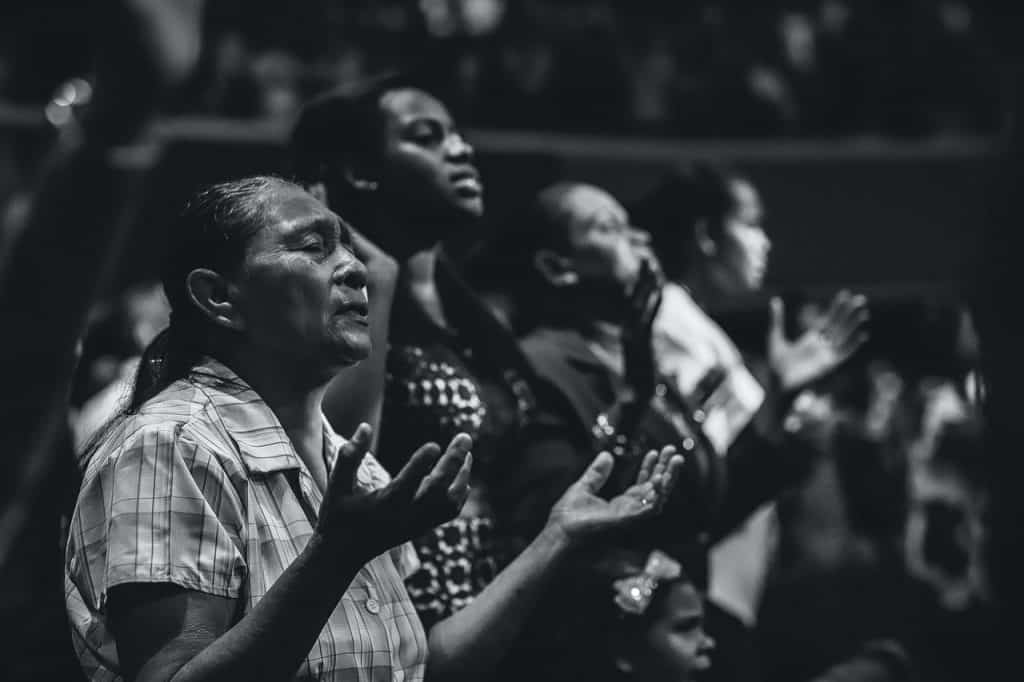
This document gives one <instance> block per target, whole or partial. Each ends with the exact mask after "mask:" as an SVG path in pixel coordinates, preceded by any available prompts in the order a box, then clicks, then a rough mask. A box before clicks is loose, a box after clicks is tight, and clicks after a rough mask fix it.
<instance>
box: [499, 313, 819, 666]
mask: <svg viewBox="0 0 1024 682" xmlns="http://www.w3.org/2000/svg"><path fill="white" fill-rule="evenodd" d="M521 347H522V348H523V352H524V353H525V355H526V357H527V359H528V360H529V361H530V364H531V366H532V368H533V371H534V372H535V374H536V375H537V377H538V382H539V383H538V384H537V389H536V396H537V409H536V415H535V417H534V418H533V419H532V420H531V421H530V422H529V423H528V424H527V425H526V427H525V433H524V436H523V438H522V442H523V449H522V452H521V453H520V454H519V456H518V459H517V464H518V466H517V467H516V470H515V471H514V472H511V473H510V475H509V476H508V477H507V478H506V479H505V480H504V481H503V484H502V486H501V488H500V490H498V491H496V493H495V495H493V496H492V497H493V499H495V500H496V502H498V503H500V504H498V505H496V509H497V510H498V514H499V516H501V517H502V518H503V520H505V519H507V523H508V527H510V528H515V529H516V530H517V531H520V532H524V533H526V534H527V536H528V537H529V534H530V533H535V532H536V531H537V530H538V529H539V527H540V525H541V524H542V523H543V519H544V517H545V515H546V513H547V511H548V510H549V509H550V508H551V505H552V504H553V502H554V501H555V500H557V499H558V497H559V496H560V495H561V494H562V493H563V492H564V491H565V489H566V488H567V487H568V486H569V485H571V484H572V483H573V482H574V481H575V480H576V479H577V478H578V477H579V475H580V474H581V473H582V472H583V471H584V469H585V468H586V467H587V465H588V464H589V463H590V462H591V461H592V459H593V457H594V456H595V455H596V454H597V452H598V451H599V449H601V448H602V447H603V446H605V445H607V443H602V442H601V441H602V435H603V434H602V431H603V430H604V426H605V421H604V419H602V415H605V416H608V415H609V414H610V413H614V412H615V407H614V406H615V404H616V402H617V401H618V400H619V399H620V397H621V396H622V395H623V393H622V391H623V388H624V384H623V381H624V380H623V379H622V378H621V377H620V376H617V375H616V374H615V373H614V371H613V370H612V369H610V368H609V366H608V365H606V364H605V363H603V362H602V361H601V359H600V358H599V357H598V356H597V355H596V354H595V353H594V352H593V351H592V350H591V347H590V346H589V345H588V343H587V341H586V339H584V337H583V336H582V335H581V334H580V333H578V332H577V331H575V330H572V329H565V328H553V327H548V328H539V329H537V330H535V331H534V332H532V333H531V334H530V335H528V336H527V337H526V338H524V339H523V340H522V342H521ZM673 386H674V384H672V382H668V381H662V382H659V384H658V388H657V389H656V391H655V395H654V397H653V398H652V399H651V401H650V403H649V404H648V405H647V410H646V412H645V413H643V414H642V416H641V417H639V418H636V419H635V420H634V424H635V426H633V427H632V428H629V427H626V428H627V430H628V431H629V433H626V434H623V435H625V441H626V443H625V444H626V447H625V448H624V449H623V451H622V452H621V453H620V454H618V456H617V461H616V469H615V472H614V473H613V479H612V480H611V481H610V482H609V485H608V486H607V488H606V490H605V494H608V495H611V494H614V493H616V492H618V491H620V490H621V489H623V488H624V487H626V486H628V485H629V483H630V481H632V480H633V479H634V478H635V475H636V470H637V467H638V466H639V461H640V459H641V458H642V455H643V454H644V452H645V451H646V450H648V449H650V448H655V447H661V446H664V445H669V444H673V445H676V447H677V449H678V451H679V452H680V453H682V454H683V456H684V461H685V464H684V470H683V472H682V475H681V476H680V479H679V480H678V482H677V485H676V488H675V490H674V492H673V494H672V496H671V498H670V499H669V500H668V502H667V504H666V506H665V508H664V509H663V510H662V513H661V514H660V515H659V516H657V517H654V518H652V519H650V520H647V521H644V522H643V524H642V525H639V526H638V525H634V526H631V527H630V528H628V529H626V530H625V532H623V533H622V534H621V535H620V537H617V538H614V539H610V540H606V541H605V542H609V541H610V542H614V543H615V544H619V545H627V546H628V545H632V546H635V547H636V548H637V549H640V550H641V551H643V550H646V549H649V548H651V547H658V548H661V549H664V550H666V551H668V552H669V553H671V554H674V555H676V557H677V558H678V559H680V561H681V562H682V563H683V566H684V567H685V570H686V572H687V574H688V575H689V576H690V578H691V579H692V580H693V582H694V583H696V584H697V585H698V586H700V587H702V588H706V586H707V579H708V576H707V563H708V549H709V547H710V545H711V544H712V543H713V542H714V541H715V540H716V539H719V538H722V537H724V536H725V535H727V534H728V533H730V532H731V531H732V530H734V529H735V528H736V527H737V526H738V525H739V524H740V523H742V522H743V521H744V520H745V519H746V518H747V517H748V516H749V515H750V514H751V513H752V512H753V511H754V510H756V509H757V508H758V507H759V506H761V504H762V503H764V502H766V501H768V500H770V499H772V498H774V497H775V496H777V495H778V494H779V492H780V491H781V490H782V489H783V488H784V487H785V486H786V485H787V484H789V483H790V482H793V481H794V480H795V479H796V478H797V477H798V476H799V475H800V474H801V472H803V471H804V469H805V467H806V464H807V463H808V462H809V459H810V458H809V450H808V449H807V448H805V447H800V446H798V445H797V444H796V443H785V444H783V443H775V442H772V441H770V440H768V439H767V438H765V437H763V436H761V435H760V434H759V433H757V432H756V431H755V429H754V428H752V427H748V428H747V429H746V431H744V432H743V433H742V434H741V435H740V437H739V439H738V440H737V441H736V442H735V443H734V444H733V446H732V447H731V448H730V450H729V451H728V453H727V454H726V455H725V456H719V455H717V454H715V451H714V449H713V448H712V446H711V445H710V443H708V442H707V440H706V439H705V437H704V436H703V432H702V430H701V427H700V422H701V419H702V416H701V414H700V411H699V409H695V408H694V407H693V406H692V405H691V399H688V398H686V397H684V396H681V395H679V394H678V392H676V391H675V390H674V388H673ZM612 421H614V419H612ZM614 440H615V439H613V441H614ZM605 449H610V448H605ZM565 579H568V580H573V579H574V577H573V576H571V575H567V576H566V578H565ZM554 589H555V590H556V591H557V592H558V593H560V592H561V591H562V590H561V589H560V588H558V587H556V588H554ZM609 598H610V597H609ZM550 599H551V600H555V601H556V602H557V599H558V594H554V595H552V596H551V598H550ZM556 608H557V607H556ZM557 620H558V616H557V614H556V615H554V616H553V615H551V614H550V613H548V614H545V612H544V609H543V608H542V609H539V611H538V615H537V616H536V617H535V618H534V619H533V622H532V624H531V625H530V626H529V627H527V628H526V631H525V634H524V636H523V637H522V638H521V641H520V642H519V643H518V645H517V649H516V650H515V653H514V654H513V655H510V656H508V657H507V659H506V664H505V666H504V667H503V673H502V678H501V679H509V680H511V679H523V678H525V677H530V678H531V679H537V680H546V679H557V678H559V675H560V674H561V673H558V672H555V671H554V669H548V668H546V667H544V666H539V665H538V664H537V661H546V660H551V661H555V660H558V659H559V653H558V651H554V650H553V649H558V648H559V647H560V646H561V645H559V644H557V642H558V641H559V640H558V638H557V636H555V635H553V634H552V632H553V630H552V628H554V630H558V623H557V622H556V621H557ZM708 627H709V629H710V632H711V635H712V636H713V637H715V638H716V639H718V638H720V639H721V645H720V646H719V647H718V650H717V652H716V656H715V658H716V660H719V659H721V658H723V657H729V658H735V659H742V660H734V661H732V663H731V664H728V665H723V667H722V673H723V674H722V675H717V676H714V679H716V680H717V679H722V680H726V679H728V680H730V681H735V680H749V679H755V675H756V667H757V666H756V663H755V662H754V660H753V656H752V651H753V649H754V640H753V639H752V637H751V633H750V632H749V631H748V630H747V629H746V628H745V627H744V626H743V624H742V623H740V622H739V621H737V620H735V619H734V618H732V617H730V616H729V615H728V614H726V613H724V612H722V611H720V610H718V609H714V608H712V610H711V612H710V613H709V616H708ZM570 636H571V635H570ZM563 644H564V643H563ZM526 661H528V662H529V663H524V662H526ZM520 665H522V666H523V667H521V668H520V667H518V666H520ZM552 665H555V664H552ZM714 668H715V666H712V670H711V672H712V673H714Z"/></svg>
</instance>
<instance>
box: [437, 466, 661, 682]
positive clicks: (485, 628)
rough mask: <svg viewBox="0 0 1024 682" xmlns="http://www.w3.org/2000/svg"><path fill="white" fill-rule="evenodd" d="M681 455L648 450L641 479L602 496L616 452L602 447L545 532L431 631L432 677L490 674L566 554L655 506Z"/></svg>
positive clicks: (472, 677) (553, 513)
mask: <svg viewBox="0 0 1024 682" xmlns="http://www.w3.org/2000/svg"><path fill="white" fill-rule="evenodd" d="M680 464H681V460H680V459H679V458H678V457H677V456H675V450H674V449H673V448H671V447H669V448H665V449H663V450H662V451H661V452H660V453H657V452H654V451H652V452H650V453H648V455H647V457H646V458H645V460H644V463H643V466H641V468H640V472H639V474H638V475H637V480H636V483H635V484H634V485H633V486H631V487H630V488H629V489H627V490H626V491H625V492H623V493H622V494H621V495H619V496H617V497H615V498H612V499H611V500H604V499H602V498H601V497H599V496H598V493H599V492H600V490H601V488H602V487H604V484H605V482H606V481H607V480H608V477H609V476H610V475H611V472H612V467H613V458H612V456H611V455H610V454H608V453H607V452H603V453H601V454H600V455H598V456H597V457H596V458H595V459H594V461H593V463H591V465H590V467H589V468H588V469H587V470H586V471H585V472H584V473H583V475H582V476H581V477H580V478H579V480H578V481H576V483H574V484H573V485H572V486H571V487H570V488H569V490H568V491H566V492H565V494H564V495H563V496H562V497H561V499H560V500H559V501H558V502H557V503H556V504H555V506H554V508H553V509H552V510H551V514H550V516H549V517H548V522H547V524H546V525H545V527H544V529H543V530H542V531H541V533H540V535H539V536H538V537H537V538H536V539H535V540H534V541H533V542H532V543H531V544H530V545H529V546H528V547H527V548H526V549H525V550H524V551H523V553H522V554H520V555H519V556H518V557H517V558H516V559H515V561H513V562H512V563H511V564H509V566H508V567H507V568H505V570H503V571H502V572H501V573H499V574H498V576H497V577H496V578H495V579H494V582H492V583H491V584H490V585H488V586H487V588H486V589H484V590H483V592H481V593H480V594H479V595H478V596H477V597H476V598H475V599H474V600H473V602H472V603H470V604H469V606H467V607H466V608H464V609H462V610H461V611H459V612H457V613H455V614H454V615H452V616H450V617H448V618H447V619H445V620H443V621H441V622H439V623H437V624H436V625H435V626H434V627H433V628H432V629H431V630H430V633H429V635H428V639H429V645H430V658H429V661H428V668H427V674H428V677H431V678H434V679H444V680H463V679H465V680H476V679H483V678H486V677H487V675H488V673H489V671H490V670H491V669H493V667H494V666H495V665H497V664H498V663H499V661H500V659H501V656H502V655H503V654H504V653H505V652H506V650H507V648H508V646H509V644H510V642H512V640H514V639H515V637H516V636H517V635H518V634H519V631H520V629H521V628H522V626H523V624H524V622H525V621H526V619H527V617H528V616H529V614H530V612H531V611H532V610H533V607H534V605H535V604H536V603H537V600H538V599H539V598H540V596H541V595H542V594H543V592H544V588H545V587H546V586H547V585H548V584H549V583H550V581H551V580H552V578H554V577H555V575H556V574H557V571H558V569H559V567H560V565H561V561H562V559H563V558H564V557H565V556H566V555H567V554H568V553H569V552H570V551H571V550H572V549H574V548H576V547H579V546H580V545H582V544H584V543H585V542H586V541H587V540H588V539H589V538H591V537H593V536H595V535H597V534H599V533H601V532H602V531H604V530H606V529H610V528H613V527H617V526H621V525H623V524H626V523H629V522H631V521H634V520H637V519H640V518H642V517H645V516H648V515H650V514H652V513H654V512H656V511H657V510H658V509H659V508H660V506H661V503H662V502H663V501H664V500H665V498H667V497H668V494H669V492H670V491H671V489H672V485H673V482H674V479H675V475H676V473H677V472H678V469H679V466H680Z"/></svg>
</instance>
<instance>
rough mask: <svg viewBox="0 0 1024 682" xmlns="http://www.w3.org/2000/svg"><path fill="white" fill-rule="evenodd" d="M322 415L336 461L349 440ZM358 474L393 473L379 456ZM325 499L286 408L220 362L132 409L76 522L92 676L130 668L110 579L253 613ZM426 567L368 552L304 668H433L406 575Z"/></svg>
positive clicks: (69, 596) (376, 483)
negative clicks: (180, 590) (289, 429)
mask: <svg viewBox="0 0 1024 682" xmlns="http://www.w3.org/2000/svg"><path fill="white" fill-rule="evenodd" d="M324 424H325V426H324V435H325V444H326V446H327V450H326V452H325V454H326V456H327V460H328V465H329V466H330V465H333V461H334V458H335V457H336V456H337V452H338V448H339V447H341V445H342V444H343V443H344V441H343V439H341V438H340V437H338V436H337V435H336V434H335V433H334V432H333V430H332V429H331V428H330V427H329V426H328V425H327V423H326V420H325V422H324ZM357 479H358V484H359V485H361V486H364V487H366V488H376V487H380V486H382V485H385V484H386V483H387V481H388V480H389V477H388V474H387V472H386V471H385V470H384V469H383V467H381V466H380V464H378V463H377V462H376V460H374V459H373V458H372V456H367V457H366V459H365V460H364V461H363V464H362V465H361V466H360V468H359V470H358V472H357ZM320 502H321V494H320V491H319V489H318V487H317V486H316V485H315V483H314V482H313V478H312V476H311V475H310V473H309V470H308V469H307V468H306V466H305V465H304V463H303V462H302V460H301V459H300V458H299V456H298V455H297V454H296V453H295V450H294V449H293V447H292V445H291V442H290V441H289V440H288V436H287V435H286V434H285V432H284V429H283V428H282V427H281V425H280V423H279V422H278V420H277V418H276V417H275V415H274V413H273V412H272V411H271V410H270V408H269V407H268V406H267V404H266V403H265V402H263V400H262V399H261V398H260V397H259V395H257V394H256V392H255V391H253V390H252V389H251V388H249V386H248V385H246V384H245V382H243V381H242V380H241V379H240V378H239V377H238V376H237V375H235V374H234V373H233V372H231V370H229V369H228V368H227V367H225V366H224V365H223V364H221V363H219V362H217V361H215V360H212V359H208V360H207V361H205V362H204V363H203V364H201V365H200V366H198V367H196V368H195V370H194V371H193V374H192V376H191V377H190V378H189V379H187V380H181V381H178V382H176V383H174V384H172V385H171V386H170V387H168V388H167V389H166V390H165V391H163V392H161V393H160V394H159V395H158V396H156V397H155V398H153V399H152V400H150V401H149V402H147V403H146V404H145V405H144V406H143V407H142V409H141V410H139V412H138V413H137V414H133V415H131V416H129V417H127V418H125V419H124V420H123V421H121V422H120V423H119V424H118V425H117V426H116V427H114V428H113V429H112V431H111V432H110V433H109V434H107V435H106V436H105V437H104V439H103V442H102V444H101V445H100V447H99V448H98V449H97V450H96V452H95V454H94V455H93V456H92V458H91V459H90V461H89V464H88V467H87V469H86V472H85V477H84V481H83V484H82V489H81V492H80V494H79V497H78V504H77V505H76V507H75V512H74V516H73V517H72V521H71V527H70V530H69V540H68V548H67V557H66V563H65V570H66V577H65V595H66V601H67V607H68V613H69V616H70V620H71V627H72V637H73V641H74V644H75V648H76V651H77V653H78V656H79V660H80V661H81V662H82V666H83V668H84V670H85V672H86V674H87V675H88V676H90V677H91V678H92V679H94V680H111V679H119V678H120V665H119V662H118V656H117V648H116V646H115V643H114V639H113V636H112V635H111V633H110V630H109V629H108V627H107V612H106V602H107V593H108V590H109V589H110V588H111V587H113V586H114V585H120V584H124V583H156V582H159V583H173V584H175V585H180V586H181V587H184V588H186V589H190V590H197V591H199V592H204V593H208V594H213V595H218V596H221V597H227V598H231V599H238V600H241V602H242V605H243V609H242V610H243V611H244V612H248V611H249V610H251V609H252V607H253V606H254V605H255V604H256V602H258V601H259V600H260V599H261V598H262V597H263V595H264V594H266V592H267V590H268V589H270V586H271V585H273V584H274V581H276V580H277V579H278V577H280V575H281V574H282V572H284V570H285V568H287V567H288V565H289V564H291V563H292V562H293V561H294V560H295V559H296V557H297V556H298V554H299V553H300V552H301V551H302V549H303V548H304V547H305V546H306V543H307V542H308V541H309V538H310V536H311V535H312V534H313V522H314V521H315V518H316V514H317V511H318V510H319V508H320ZM415 568H416V556H415V553H414V552H413V551H412V549H411V547H410V546H409V545H404V546H403V547H400V548H396V549H394V550H392V551H390V552H388V553H385V554H382V555H381V556H379V557H376V558H375V559H373V560H372V561H370V562H369V563H368V564H366V565H365V566H364V567H363V568H362V569H361V570H360V571H359V574H358V575H357V576H356V578H355V580H354V581H353V582H352V584H351V586H350V587H349V588H348V589H347V590H346V592H345V595H344V596H343V597H342V599H341V601H340V602H339V603H338V606H337V608H335V610H334V612H333V613H332V614H331V616H330V618H329V620H328V621H327V624H326V625H325V626H324V628H323V630H322V631H321V632H320V636H319V637H318V639H317V641H316V644H315V645H314V646H313V649H312V650H311V651H310V653H309V655H308V656H307V658H306V660H305V662H304V663H303V664H302V666H301V667H300V668H299V671H298V675H297V679H319V680H345V681H347V680H352V681H358V682H371V681H372V682H378V681H384V680H387V681H388V682H392V681H394V682H399V681H405V680H421V679H422V678H423V672H424V667H425V661H426V655H427V643H426V636H425V634H424V632H423V628H422V626H421V625H420V621H419V619H418V617H417V615H416V611H415V610H414V608H413V606H412V604H411V603H410V601H409V597H408V595H407V593H406V591H405V587H404V585H403V578H404V577H405V576H407V575H408V574H409V573H411V572H412V571H413V570H414V569H415Z"/></svg>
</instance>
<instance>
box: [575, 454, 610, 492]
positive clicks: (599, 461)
mask: <svg viewBox="0 0 1024 682" xmlns="http://www.w3.org/2000/svg"><path fill="white" fill-rule="evenodd" d="M614 467H615V459H614V458H613V457H612V454H611V453H610V452H608V451H602V452H601V453H599V454H598V455H597V457H595V458H594V461H593V462H591V463H590V466H588V467H587V470H586V471H584V472H583V475H582V476H580V478H579V481H578V483H579V485H581V486H583V488H584V489H585V490H587V491H588V492H590V493H593V494H595V495H596V494H597V493H599V492H600V491H601V488H603V487H604V484H605V483H607V482H608V477H609V476H611V475H612V469H613V468H614Z"/></svg>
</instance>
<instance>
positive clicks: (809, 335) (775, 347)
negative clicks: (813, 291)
mask: <svg viewBox="0 0 1024 682" xmlns="http://www.w3.org/2000/svg"><path fill="white" fill-rule="evenodd" d="M784 318H785V313H784V310H783V307H782V301H780V300H779V299H773V300H772V328H771V332H770V333H769V336H768V358H769V361H770V362H771V365H772V369H774V370H775V372H776V374H777V375H778V377H779V380H780V382H781V383H782V388H783V390H785V391H795V390H798V389H801V388H804V387H806V386H807V385H808V384H810V383H812V382H814V381H816V380H817V379H820V378H821V377H823V376H825V375H826V374H828V373H829V372H831V371H833V370H834V369H836V368H837V367H839V366H840V365H841V364H843V363H844V362H846V360H847V359H849V357H850V356H851V355H853V354H854V353H855V352H856V351H857V349H858V348H860V347H861V346H862V345H863V344H864V342H865V341H866V340H867V333H866V332H865V331H864V325H865V324H866V323H867V320H868V311H867V300H866V299H865V298H864V297H863V296H859V295H858V296H853V295H851V294H850V293H849V292H847V291H841V292H839V294H837V295H836V297H835V298H834V299H832V304H831V306H830V307H829V309H828V312H827V313H826V314H825V316H824V318H823V320H822V322H821V323H820V324H819V325H817V328H815V329H810V330H808V331H806V332H805V333H803V334H802V335H801V336H799V337H798V338H797V339H795V340H793V341H790V340H789V339H787V338H786V335H785V332H784V331H783V326H784Z"/></svg>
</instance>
